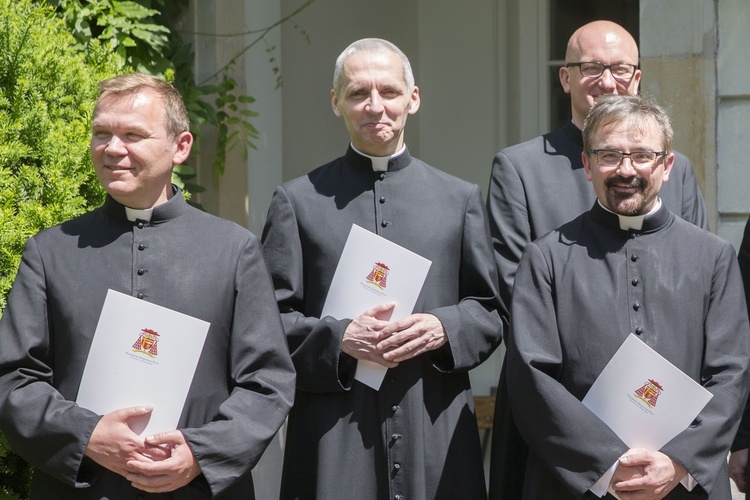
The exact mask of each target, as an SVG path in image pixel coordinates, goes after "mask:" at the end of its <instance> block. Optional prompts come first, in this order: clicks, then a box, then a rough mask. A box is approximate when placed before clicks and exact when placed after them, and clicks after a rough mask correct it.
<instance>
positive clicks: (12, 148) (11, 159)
mask: <svg viewBox="0 0 750 500" xmlns="http://www.w3.org/2000/svg"><path fill="white" fill-rule="evenodd" d="M74 45H75V40H74V39H73V37H72V35H71V34H70V32H69V29H68V28H67V27H66V25H65V23H64V22H63V21H62V20H61V19H60V18H59V17H57V16H56V15H55V12H54V10H53V9H52V8H51V7H48V6H40V5H39V4H38V3H33V2H31V1H29V0H0V310H2V309H3V308H4V307H5V302H6V297H7V294H8V292H9V290H10V287H11V285H12V283H13V279H14V277H15V274H16V270H17V268H18V264H19V261H20V258H21V253H22V251H23V246H24V242H25V241H26V240H27V239H28V238H29V237H30V236H32V235H33V234H35V233H37V232H38V231H39V230H41V229H44V228H46V227H49V226H52V225H54V224H58V223H60V222H62V221H64V220H67V219H70V218H71V217H74V216H76V215H78V214H80V213H83V212H85V211H87V210H88V209H90V208H91V207H93V206H96V205H99V204H100V203H101V202H102V200H103V192H102V190H101V188H100V187H99V184H98V182H97V180H96V176H95V174H94V172H93V168H92V166H91V160H90V155H89V139H90V135H91V132H90V126H89V123H90V115H91V111H92V108H93V104H94V101H95V99H96V92H97V90H96V83H97V82H98V81H99V80H101V79H102V78H107V77H109V76H113V75H115V74H117V73H120V72H122V71H123V70H124V69H125V66H124V63H123V62H122V61H121V60H120V59H118V58H117V57H113V56H112V54H105V53H104V51H103V50H101V49H99V48H98V47H97V46H96V45H95V44H92V46H91V47H89V50H88V51H87V54H88V55H87V56H84V55H82V54H81V53H80V52H78V51H76V50H75V49H74ZM1 346H2V339H0V349H1V348H2V347H1ZM0 438H1V436H0ZM29 476H30V472H29V470H28V467H26V466H25V464H23V462H22V461H20V460H19V459H18V458H17V457H16V456H15V455H13V454H9V453H8V449H7V444H6V443H5V440H4V439H0V498H23V497H25V496H26V495H27V491H28V481H29Z"/></svg>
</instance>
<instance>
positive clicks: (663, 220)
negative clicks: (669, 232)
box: [589, 200, 670, 233]
mask: <svg viewBox="0 0 750 500" xmlns="http://www.w3.org/2000/svg"><path fill="white" fill-rule="evenodd" d="M589 215H590V216H591V219H592V220H593V221H594V222H596V223H597V224H600V225H602V226H604V227H608V228H610V229H617V230H619V231H623V229H620V218H619V217H618V216H617V214H616V213H613V212H610V211H609V210H607V209H605V208H604V207H602V206H601V205H600V204H599V200H596V201H595V202H594V206H593V207H591V211H590V212H589ZM669 218H670V212H669V210H667V207H665V206H664V203H662V204H661V208H659V210H657V211H656V212H654V213H652V214H649V215H647V216H646V217H645V218H644V219H643V227H642V228H641V230H640V231H635V230H633V229H631V230H629V231H633V232H638V233H648V232H651V231H656V230H657V229H659V228H661V227H663V226H664V225H665V224H667V222H669Z"/></svg>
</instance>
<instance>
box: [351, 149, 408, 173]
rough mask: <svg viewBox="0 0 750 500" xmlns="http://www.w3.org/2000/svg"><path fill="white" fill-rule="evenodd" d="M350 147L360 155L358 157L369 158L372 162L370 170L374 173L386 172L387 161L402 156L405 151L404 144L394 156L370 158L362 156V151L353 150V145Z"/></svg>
mask: <svg viewBox="0 0 750 500" xmlns="http://www.w3.org/2000/svg"><path fill="white" fill-rule="evenodd" d="M351 146H352V149H353V150H354V151H356V152H357V153H358V154H360V155H362V156H364V157H366V158H369V159H370V161H372V169H373V170H374V171H375V172H385V171H386V170H388V161H389V160H390V159H391V158H395V157H397V156H399V155H400V154H402V153H403V152H404V151H406V144H404V145H403V146H401V150H400V151H398V152H396V153H394V154H392V155H390V156H370V155H366V154H364V153H363V152H362V151H360V150H358V149H357V148H355V147H354V144H352V145H351Z"/></svg>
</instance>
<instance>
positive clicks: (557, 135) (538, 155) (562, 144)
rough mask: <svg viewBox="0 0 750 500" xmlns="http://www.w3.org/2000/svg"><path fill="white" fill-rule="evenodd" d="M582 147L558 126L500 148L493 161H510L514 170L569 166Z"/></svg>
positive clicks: (578, 155) (576, 157)
mask: <svg viewBox="0 0 750 500" xmlns="http://www.w3.org/2000/svg"><path fill="white" fill-rule="evenodd" d="M581 151H582V147H581V146H580V144H577V143H576V142H575V141H573V140H572V139H571V138H570V137H569V136H568V134H567V133H566V132H565V130H564V129H562V128H560V129H557V130H553V131H552V132H548V133H546V134H543V135H539V136H537V137H534V138H533V139H529V140H528V141H524V142H521V143H518V144H514V145H513V146H508V147H506V148H504V149H502V150H501V151H500V152H499V153H498V154H497V155H496V157H495V163H503V162H505V163H510V164H511V165H512V166H513V167H514V168H516V170H519V171H520V170H524V169H532V168H547V167H549V166H550V165H556V164H560V163H562V164H564V165H565V166H570V164H571V162H572V159H573V158H574V159H576V161H578V158H579V157H580V155H581Z"/></svg>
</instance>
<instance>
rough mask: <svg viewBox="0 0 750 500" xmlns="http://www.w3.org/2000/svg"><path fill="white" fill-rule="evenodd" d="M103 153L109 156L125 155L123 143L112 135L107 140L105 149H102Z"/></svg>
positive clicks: (125, 150)
mask: <svg viewBox="0 0 750 500" xmlns="http://www.w3.org/2000/svg"><path fill="white" fill-rule="evenodd" d="M104 152H105V153H106V154H108V155H110V156H124V155H126V154H127V149H126V148H125V143H124V142H123V141H122V140H120V138H119V137H117V136H116V135H112V137H110V138H109V142H108V143H107V147H106V148H104Z"/></svg>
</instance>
